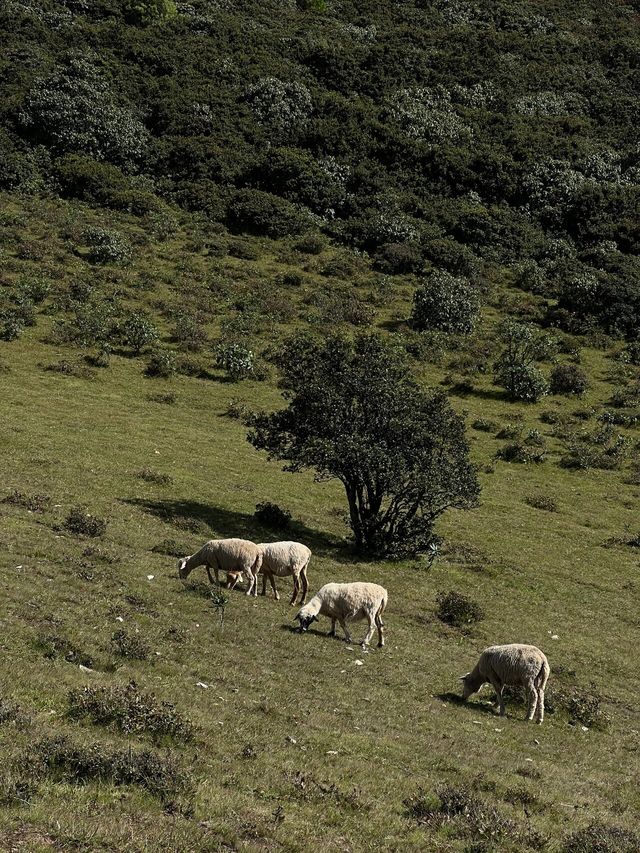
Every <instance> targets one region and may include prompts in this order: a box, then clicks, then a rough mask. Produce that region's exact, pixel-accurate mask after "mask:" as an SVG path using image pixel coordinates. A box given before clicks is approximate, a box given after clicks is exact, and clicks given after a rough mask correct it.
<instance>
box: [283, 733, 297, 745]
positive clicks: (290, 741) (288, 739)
mask: <svg viewBox="0 0 640 853" xmlns="http://www.w3.org/2000/svg"><path fill="white" fill-rule="evenodd" d="M285 740H286V741H287V743H298V741H297V740H296V739H295V738H294V737H291V735H287V736H286V738H285Z"/></svg>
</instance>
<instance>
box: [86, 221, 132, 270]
mask: <svg viewBox="0 0 640 853" xmlns="http://www.w3.org/2000/svg"><path fill="white" fill-rule="evenodd" d="M82 239H83V240H84V242H85V244H86V245H87V246H89V253H88V255H87V259H88V260H89V261H90V262H91V263H93V264H121V265H124V264H128V263H130V261H131V243H130V242H129V240H127V238H126V237H124V236H123V235H122V234H120V232H119V231H111V230H109V229H107V228H96V227H93V226H92V227H91V228H87V229H85V231H84V233H83V235H82Z"/></svg>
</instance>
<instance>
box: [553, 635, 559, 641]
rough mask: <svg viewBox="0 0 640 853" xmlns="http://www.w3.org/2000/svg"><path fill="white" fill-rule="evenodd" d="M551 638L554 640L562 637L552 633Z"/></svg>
mask: <svg viewBox="0 0 640 853" xmlns="http://www.w3.org/2000/svg"><path fill="white" fill-rule="evenodd" d="M551 639H552V640H559V639H560V637H559V636H558V635H557V634H552V635H551Z"/></svg>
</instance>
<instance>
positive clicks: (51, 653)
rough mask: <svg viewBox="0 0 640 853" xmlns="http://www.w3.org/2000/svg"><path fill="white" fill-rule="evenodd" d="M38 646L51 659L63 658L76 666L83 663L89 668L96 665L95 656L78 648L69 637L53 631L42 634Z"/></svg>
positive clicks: (37, 642)
mask: <svg viewBox="0 0 640 853" xmlns="http://www.w3.org/2000/svg"><path fill="white" fill-rule="evenodd" d="M36 646H37V648H38V649H40V651H41V652H42V654H43V655H44V657H46V658H48V659H49V660H56V659H58V658H63V659H64V660H66V661H67V662H68V663H73V664H75V665H76V666H79V665H82V666H86V667H88V668H89V669H93V667H94V660H93V657H92V656H91V655H89V654H87V653H86V652H84V651H82V649H80V648H78V646H76V644H75V643H73V642H72V641H71V640H69V639H68V637H64V636H61V635H59V634H52V633H49V634H42V635H40V636H39V637H38V639H37V640H36Z"/></svg>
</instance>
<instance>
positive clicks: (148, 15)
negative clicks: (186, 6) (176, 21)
mask: <svg viewBox="0 0 640 853" xmlns="http://www.w3.org/2000/svg"><path fill="white" fill-rule="evenodd" d="M122 11H123V12H124V15H125V17H126V18H127V19H128V20H130V21H131V22H133V23H135V24H146V25H148V24H157V23H161V22H162V21H167V20H169V19H170V18H174V17H175V16H176V15H177V10H176V4H175V3H174V0H125V2H124V3H123V9H122Z"/></svg>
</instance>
